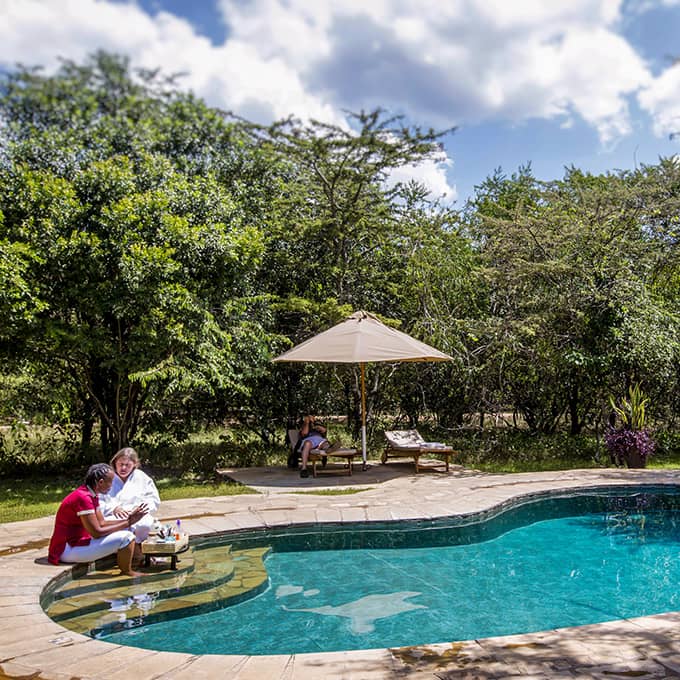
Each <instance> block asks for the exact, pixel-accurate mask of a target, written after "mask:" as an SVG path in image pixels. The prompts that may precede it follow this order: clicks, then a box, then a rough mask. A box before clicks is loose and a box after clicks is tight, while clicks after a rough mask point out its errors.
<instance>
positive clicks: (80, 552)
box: [47, 463, 147, 576]
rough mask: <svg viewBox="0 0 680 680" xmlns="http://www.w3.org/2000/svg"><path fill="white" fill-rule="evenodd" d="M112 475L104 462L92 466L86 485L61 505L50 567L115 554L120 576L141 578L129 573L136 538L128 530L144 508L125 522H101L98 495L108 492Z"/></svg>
mask: <svg viewBox="0 0 680 680" xmlns="http://www.w3.org/2000/svg"><path fill="white" fill-rule="evenodd" d="M113 475H114V472H113V468H112V467H111V466H110V465H107V464H106V463H98V464H96V465H92V466H91V467H90V469H89V470H88V471H87V475H86V477H85V484H84V485H83V486H79V487H78V488H77V489H76V490H75V491H72V492H71V493H70V494H69V495H68V496H66V498H64V500H63V501H62V502H61V505H60V506H59V510H57V516H56V517H55V519H54V532H53V533H52V538H51V539H50V547H49V554H48V558H47V559H48V560H49V561H50V562H51V563H52V564H59V562H93V561H94V560H98V559H101V558H102V557H106V556H107V555H112V554H113V553H117V558H118V567H119V568H120V570H121V572H123V574H126V575H127V576H141V574H139V573H138V572H136V571H133V570H132V555H133V553H134V549H135V535H134V533H132V531H130V527H131V526H132V525H133V524H134V523H135V522H137V521H139V520H140V519H141V518H142V517H143V516H144V515H146V513H147V507H146V505H144V504H143V503H142V504H140V505H139V506H137V507H136V508H135V509H134V510H132V511H131V512H130V513H129V514H128V516H127V517H126V518H124V519H117V518H115V519H104V516H103V515H102V511H101V510H100V509H99V499H98V497H97V494H100V493H101V494H105V493H108V491H109V489H110V488H111V484H112V483H113Z"/></svg>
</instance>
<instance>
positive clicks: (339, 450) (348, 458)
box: [288, 430, 359, 477]
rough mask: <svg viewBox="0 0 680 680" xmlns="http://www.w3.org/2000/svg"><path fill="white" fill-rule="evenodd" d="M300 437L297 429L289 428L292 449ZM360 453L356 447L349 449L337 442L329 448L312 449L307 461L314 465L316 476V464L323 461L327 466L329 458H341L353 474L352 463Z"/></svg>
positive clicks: (313, 469)
mask: <svg viewBox="0 0 680 680" xmlns="http://www.w3.org/2000/svg"><path fill="white" fill-rule="evenodd" d="M299 438H300V433H299V432H298V431H297V430H288V441H289V442H290V448H291V451H292V450H294V449H295V445H296V444H297V442H298V439H299ZM357 455H359V452H358V451H357V450H356V449H347V448H343V447H341V446H338V445H337V444H331V446H330V447H329V448H328V449H312V450H311V451H310V452H309V458H308V459H307V462H308V463H309V464H311V466H312V477H316V464H317V463H319V462H320V463H321V464H322V466H323V467H324V468H325V467H326V462H327V461H328V459H329V458H341V459H342V460H344V461H345V463H346V465H347V470H348V473H349V475H350V476H351V475H352V463H353V461H354V457H355V456H357Z"/></svg>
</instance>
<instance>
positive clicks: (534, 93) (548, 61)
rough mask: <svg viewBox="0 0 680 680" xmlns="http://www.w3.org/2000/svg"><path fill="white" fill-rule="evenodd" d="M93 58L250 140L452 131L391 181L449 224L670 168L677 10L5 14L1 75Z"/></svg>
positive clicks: (180, 6)
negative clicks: (531, 188) (523, 176)
mask: <svg viewBox="0 0 680 680" xmlns="http://www.w3.org/2000/svg"><path fill="white" fill-rule="evenodd" d="M98 49H105V50H108V51H111V52H116V53H119V54H125V55H127V56H129V58H130V60H131V63H132V64H133V65H134V66H141V67H148V68H157V67H160V68H161V69H162V70H163V71H164V72H166V73H182V74H184V75H183V76H182V79H181V81H180V82H181V87H182V88H183V89H186V90H191V91H193V92H194V93H195V94H196V95H198V96H200V97H202V98H203V99H205V100H206V101H207V102H208V104H210V105H213V106H217V107H220V108H222V109H225V110H228V111H231V112H233V113H235V114H237V115H239V116H242V117H244V118H246V119H249V120H252V121H255V122H259V123H268V122H271V121H273V120H277V119H280V118H284V117H287V116H289V115H291V114H292V115H295V116H298V117H300V118H302V119H309V118H315V119H317V120H323V121H326V122H330V123H335V124H338V125H341V126H345V125H347V120H346V115H345V114H346V112H347V111H354V112H358V111H361V110H366V111H368V110H372V109H373V108H375V107H378V106H379V107H381V108H383V109H385V110H386V111H388V112H389V113H390V114H394V115H401V116H404V120H405V121H406V122H408V123H410V124H413V125H419V126H421V127H425V128H429V127H433V128H435V129H440V130H443V129H448V128H451V127H454V126H455V127H456V130H455V132H453V133H452V134H449V135H447V136H446V137H445V138H444V140H443V142H444V148H443V152H442V154H441V156H440V157H439V158H438V159H436V160H433V161H431V162H429V163H427V164H425V165H422V166H419V167H417V168H407V169H404V170H402V171H401V172H400V173H399V177H400V178H404V177H411V176H412V177H414V178H416V179H418V180H420V181H422V182H424V183H425V184H426V185H427V186H428V187H429V188H430V190H431V192H432V195H433V196H441V197H444V199H445V200H446V201H447V202H454V203H455V205H456V206H458V207H460V206H462V204H463V203H464V202H465V200H466V199H467V198H468V197H470V196H471V195H473V193H474V188H475V186H477V185H479V184H480V183H481V182H483V181H484V179H485V178H486V177H488V176H489V175H490V174H492V173H493V172H494V171H495V170H496V169H497V168H501V169H502V171H503V172H505V173H506V174H507V175H511V174H512V173H513V172H516V171H517V169H518V168H519V167H520V166H522V165H526V164H528V163H530V164H531V167H532V169H533V172H534V174H535V175H536V176H537V177H538V178H540V179H545V180H551V179H559V178H560V177H562V176H563V175H564V169H565V167H568V166H571V165H574V166H576V167H578V168H581V169H582V170H585V171H590V172H593V173H601V172H607V171H614V170H617V169H632V168H635V167H639V166H640V165H641V164H653V163H656V162H657V161H658V159H659V157H665V156H671V155H674V154H676V153H677V152H678V151H679V150H680V135H678V136H674V133H676V132H680V63H678V64H676V60H678V59H680V0H0V68H2V69H9V68H12V67H14V66H15V65H16V64H17V63H22V64H25V65H42V66H43V67H44V69H45V71H46V72H47V73H50V72H53V71H54V70H55V69H56V68H57V66H58V64H59V58H67V59H72V60H75V61H77V62H81V61H83V60H85V59H86V57H87V55H88V54H91V53H93V52H94V51H96V50H98Z"/></svg>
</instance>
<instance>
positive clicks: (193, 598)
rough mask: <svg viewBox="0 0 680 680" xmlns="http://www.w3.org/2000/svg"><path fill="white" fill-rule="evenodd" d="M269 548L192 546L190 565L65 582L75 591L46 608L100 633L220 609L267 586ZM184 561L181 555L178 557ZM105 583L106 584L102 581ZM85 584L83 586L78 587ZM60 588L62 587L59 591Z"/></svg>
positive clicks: (72, 625) (65, 621) (76, 627)
mask: <svg viewBox="0 0 680 680" xmlns="http://www.w3.org/2000/svg"><path fill="white" fill-rule="evenodd" d="M269 550H270V549H269V548H254V549H251V550H239V551H234V552H232V551H231V547H230V546H220V547H218V548H207V549H205V550H194V551H193V555H192V557H193V569H189V568H187V570H186V571H184V572H182V573H178V572H179V570H178V572H170V574H172V575H174V578H173V577H170V578H169V579H168V577H167V572H166V573H163V575H162V576H163V577H162V578H153V577H151V578H150V579H149V580H143V581H142V582H139V583H131V580H130V579H124V577H117V579H123V580H124V581H127V582H121V581H120V580H116V577H110V578H109V579H108V580H105V579H102V581H101V582H100V584H99V587H98V588H97V589H96V590H93V589H92V586H93V584H92V583H87V584H86V586H84V585H83V584H77V585H76V584H69V586H70V587H71V589H72V590H73V592H74V593H75V594H73V595H72V596H70V597H64V598H60V599H55V600H54V602H53V603H52V605H51V606H50V607H49V609H48V610H47V613H48V615H49V616H50V617H52V618H53V619H54V620H55V621H58V622H59V623H60V624H61V625H62V626H64V627H66V628H69V629H70V630H73V631H75V632H78V633H85V634H92V635H97V636H100V635H105V634H106V633H108V632H112V631H114V630H120V629H123V628H130V627H134V626H140V625H144V624H146V623H153V622H157V621H162V620H167V619H172V618H180V617H183V616H190V615H192V614H196V613H199V612H204V611H213V610H215V609H221V608H222V607H225V606H227V605H230V604H235V603H237V602H241V601H243V600H246V599H249V598H250V597H254V596H255V595H257V594H258V593H260V592H262V591H263V590H265V589H266V588H267V585H268V583H269V578H268V575H267V570H266V568H265V566H264V561H263V560H264V558H265V556H266V555H267V554H268V552H269ZM185 560H186V561H187V562H188V561H189V559H188V558H184V559H183V560H182V562H183V563H184V561H185ZM104 584H106V586H104ZM85 587H87V588H88V589H87V590H83V589H84V588H85ZM60 592H63V589H62V591H60Z"/></svg>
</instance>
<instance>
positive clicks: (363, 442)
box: [360, 362, 366, 470]
mask: <svg viewBox="0 0 680 680" xmlns="http://www.w3.org/2000/svg"><path fill="white" fill-rule="evenodd" d="M360 366H361V455H362V457H363V461H364V466H363V467H364V470H365V469H366V364H364V363H363V362H362V363H361V364H360Z"/></svg>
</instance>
